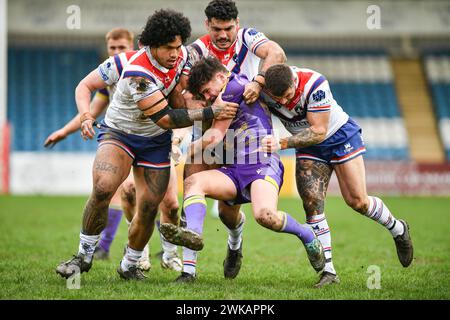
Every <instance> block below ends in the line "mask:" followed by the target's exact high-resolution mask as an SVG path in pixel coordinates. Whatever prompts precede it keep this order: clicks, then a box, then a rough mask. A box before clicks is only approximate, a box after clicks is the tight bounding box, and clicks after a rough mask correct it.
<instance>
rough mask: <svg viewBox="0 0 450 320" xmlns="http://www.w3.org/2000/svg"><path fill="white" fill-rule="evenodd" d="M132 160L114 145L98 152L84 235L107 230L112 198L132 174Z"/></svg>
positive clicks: (106, 145)
mask: <svg viewBox="0 0 450 320" xmlns="http://www.w3.org/2000/svg"><path fill="white" fill-rule="evenodd" d="M131 163H132V159H131V158H130V156H128V154H127V153H125V151H123V150H122V149H120V148H118V147H117V146H115V145H112V144H104V145H102V146H100V147H99V148H98V150H97V153H96V156H95V161H94V165H93V168H92V176H93V190H92V193H91V196H90V197H89V200H88V201H87V203H86V207H85V209H84V214H83V224H82V233H83V234H85V235H97V234H100V233H101V232H102V230H103V229H104V228H105V226H106V223H107V220H108V206H109V203H110V201H111V198H112V196H113V195H114V193H115V192H116V190H117V188H118V187H119V186H120V184H121V183H122V182H123V181H124V180H125V179H126V177H127V176H128V174H129V172H130V168H131Z"/></svg>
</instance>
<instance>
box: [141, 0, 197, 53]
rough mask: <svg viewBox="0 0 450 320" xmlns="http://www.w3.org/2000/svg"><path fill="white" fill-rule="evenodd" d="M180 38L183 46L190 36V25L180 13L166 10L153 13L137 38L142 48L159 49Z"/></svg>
mask: <svg viewBox="0 0 450 320" xmlns="http://www.w3.org/2000/svg"><path fill="white" fill-rule="evenodd" d="M176 36H180V37H181V41H182V43H183V44H185V43H186V40H187V39H188V38H189V37H190V36H191V23H190V21H189V19H188V18H186V17H185V16H183V14H182V13H179V12H176V11H173V10H170V9H167V10H164V9H161V10H158V11H155V13H154V14H153V15H151V16H150V17H149V18H148V20H147V24H146V25H145V27H144V31H142V33H141V35H140V36H139V41H140V43H141V44H142V45H144V46H150V47H159V46H162V45H165V44H167V43H169V42H172V41H174V40H175V37H176Z"/></svg>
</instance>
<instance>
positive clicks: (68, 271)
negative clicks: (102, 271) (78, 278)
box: [56, 254, 92, 279]
mask: <svg viewBox="0 0 450 320" xmlns="http://www.w3.org/2000/svg"><path fill="white" fill-rule="evenodd" d="M84 257H85V256H84V255H83V254H78V255H76V256H73V258H72V259H70V260H68V261H66V262H63V263H61V264H60V265H59V266H57V267H56V273H57V274H59V275H60V276H61V277H63V278H66V279H68V278H70V277H71V276H73V275H74V274H76V273H78V272H79V273H83V272H88V271H89V269H91V267H92V260H91V262H89V263H88V262H86V261H85V260H84Z"/></svg>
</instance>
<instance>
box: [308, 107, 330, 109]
mask: <svg viewBox="0 0 450 320" xmlns="http://www.w3.org/2000/svg"><path fill="white" fill-rule="evenodd" d="M311 109H314V110H317V109H330V106H317V107H309V108H308V110H311Z"/></svg>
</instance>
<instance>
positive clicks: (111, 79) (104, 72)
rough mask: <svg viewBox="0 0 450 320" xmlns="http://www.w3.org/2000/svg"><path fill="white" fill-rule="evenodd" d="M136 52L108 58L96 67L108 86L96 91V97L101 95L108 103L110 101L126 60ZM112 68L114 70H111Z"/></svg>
mask: <svg viewBox="0 0 450 320" xmlns="http://www.w3.org/2000/svg"><path fill="white" fill-rule="evenodd" d="M136 52H137V51H136V50H132V51H127V52H122V53H119V54H116V55H114V56H111V57H109V58H108V59H107V60H106V61H105V62H103V63H102V64H101V65H99V66H98V69H97V71H98V73H99V74H100V76H101V77H102V79H103V81H105V82H106V83H107V84H108V86H107V87H106V88H104V89H100V90H98V91H97V93H96V94H97V95H103V96H104V97H105V98H106V99H108V100H109V101H111V100H112V97H113V96H114V93H115V92H116V84H117V82H118V81H119V78H120V75H121V74H122V71H123V66H125V65H126V64H127V63H128V60H129V59H130V58H131V57H132V56H133V55H134V54H135V53H136ZM113 66H114V68H112V67H113Z"/></svg>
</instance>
